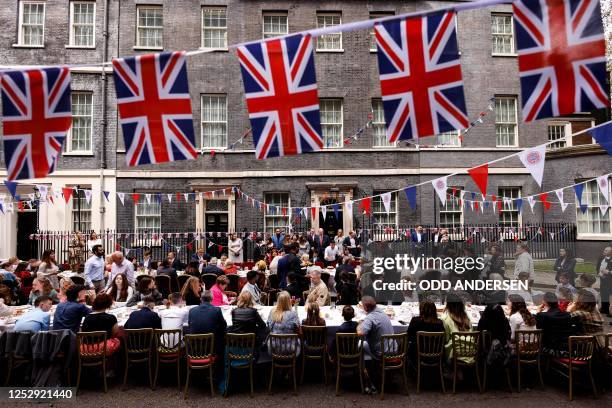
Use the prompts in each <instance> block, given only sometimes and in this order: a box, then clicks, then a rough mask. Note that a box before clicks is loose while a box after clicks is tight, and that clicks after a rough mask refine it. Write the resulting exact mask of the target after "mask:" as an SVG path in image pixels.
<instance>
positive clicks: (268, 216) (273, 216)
mask: <svg viewBox="0 0 612 408" xmlns="http://www.w3.org/2000/svg"><path fill="white" fill-rule="evenodd" d="M274 194H278V195H279V197H280V196H282V195H286V196H287V205H286V207H287V208H291V193H290V192H289V191H266V192H265V193H264V202H265V203H266V204H270V205H274V206H277V207H285V205H283V201H282V199H281V200H280V204H281V205H279V203H276V202H275V201H274V200H272V199H271V198H270V197H271V196H272V195H274ZM278 219H280V220H282V219H286V222H285V226H280V225H278V224H276V223H275V222H273V223H272V225H270V227H271V228H272V230H271V232H272V233H273V232H274V230H275V229H276V228H281V229H284V230H285V233H287V232H288V231H289V227H290V225H291V224H290V223H291V211H290V210H287V215H283V212H282V210H281V209H278V210H276V212H275V213H273V214H272V213H270V212H269V211H264V232H268V227H269V225H268V220H278Z"/></svg>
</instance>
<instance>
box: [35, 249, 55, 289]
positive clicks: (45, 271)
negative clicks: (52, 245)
mask: <svg viewBox="0 0 612 408" xmlns="http://www.w3.org/2000/svg"><path fill="white" fill-rule="evenodd" d="M41 260H42V262H41V263H40V265H38V269H37V271H36V276H37V277H38V278H47V279H49V282H51V285H52V286H53V289H58V288H59V280H58V278H57V274H58V273H59V267H58V266H57V261H56V259H55V251H54V250H52V249H46V250H45V251H44V252H43V254H42V258H41Z"/></svg>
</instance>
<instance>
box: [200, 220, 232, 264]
mask: <svg viewBox="0 0 612 408" xmlns="http://www.w3.org/2000/svg"><path fill="white" fill-rule="evenodd" d="M205 217H206V224H205V231H206V232H207V233H208V232H212V233H213V237H212V238H207V239H208V241H209V243H210V242H212V243H213V245H212V246H209V243H207V244H206V246H207V248H206V253H208V254H209V255H210V256H214V257H219V256H221V254H222V253H223V252H227V236H225V237H222V236H221V234H219V235H218V236H214V235H215V234H214V233H215V232H227V229H228V226H229V223H228V215H227V213H207V214H206V215H205ZM219 245H221V246H222V247H223V250H219Z"/></svg>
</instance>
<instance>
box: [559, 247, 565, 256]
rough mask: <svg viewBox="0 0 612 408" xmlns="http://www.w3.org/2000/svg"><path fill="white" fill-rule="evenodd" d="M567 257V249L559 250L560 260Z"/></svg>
mask: <svg viewBox="0 0 612 408" xmlns="http://www.w3.org/2000/svg"><path fill="white" fill-rule="evenodd" d="M565 257H567V250H566V249H565V248H561V249H559V258H565Z"/></svg>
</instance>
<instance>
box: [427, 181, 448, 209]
mask: <svg viewBox="0 0 612 408" xmlns="http://www.w3.org/2000/svg"><path fill="white" fill-rule="evenodd" d="M447 178H448V177H447V176H445V177H440V178H437V179H434V180H431V184H432V185H433V188H434V190H436V193H437V194H438V198H440V201H441V202H442V205H445V204H446V190H447V188H448V187H447V185H446V181H447Z"/></svg>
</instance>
